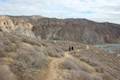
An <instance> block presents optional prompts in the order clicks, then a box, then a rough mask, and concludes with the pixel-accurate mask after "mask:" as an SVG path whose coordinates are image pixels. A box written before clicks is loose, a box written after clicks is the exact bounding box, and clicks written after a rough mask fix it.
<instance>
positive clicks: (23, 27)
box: [0, 16, 35, 37]
mask: <svg viewBox="0 0 120 80" xmlns="http://www.w3.org/2000/svg"><path fill="white" fill-rule="evenodd" d="M32 28H33V25H32V24H31V23H28V22H24V20H20V21H16V22H13V20H11V19H10V17H7V16H0V30H1V31H3V32H8V33H10V32H12V33H16V34H19V35H25V36H29V37H35V36H34V34H33V32H32Z"/></svg>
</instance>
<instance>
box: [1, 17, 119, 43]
mask: <svg viewBox="0 0 120 80" xmlns="http://www.w3.org/2000/svg"><path fill="white" fill-rule="evenodd" d="M0 27H1V30H3V31H7V32H16V33H18V34H22V35H26V36H30V37H36V38H39V39H45V40H69V41H75V42H82V43H89V44H103V43H119V42H120V25H118V24H112V23H97V22H93V21H89V20H86V19H56V18H45V17H38V16H20V17H19V16H18V17H11V16H1V18H0Z"/></svg>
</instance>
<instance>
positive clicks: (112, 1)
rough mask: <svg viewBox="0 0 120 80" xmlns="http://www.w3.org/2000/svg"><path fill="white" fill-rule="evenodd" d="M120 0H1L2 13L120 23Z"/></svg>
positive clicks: (0, 11)
mask: <svg viewBox="0 0 120 80" xmlns="http://www.w3.org/2000/svg"><path fill="white" fill-rule="evenodd" d="M119 4H120V0H74V1H73V0H0V14H1V15H43V16H48V17H58V18H69V17H74V18H88V19H92V20H95V21H110V22H115V23H120V18H119V16H120V5H119Z"/></svg>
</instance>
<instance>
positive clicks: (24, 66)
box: [0, 31, 120, 80]
mask: <svg viewBox="0 0 120 80" xmlns="http://www.w3.org/2000/svg"><path fill="white" fill-rule="evenodd" d="M71 46H72V47H73V49H71V50H70V49H69V48H70V47H71ZM119 75H120V57H117V56H114V55H110V54H106V52H104V51H102V50H99V49H97V48H95V47H92V46H90V45H85V44H81V43H75V42H70V41H53V40H52V41H46V40H38V39H35V38H31V37H27V36H21V35H17V34H14V33H11V34H10V33H7V32H2V31H1V32H0V80H119V79H120V76H119Z"/></svg>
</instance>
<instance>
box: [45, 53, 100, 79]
mask: <svg viewBox="0 0 120 80" xmlns="http://www.w3.org/2000/svg"><path fill="white" fill-rule="evenodd" d="M67 58H70V59H73V60H75V61H76V62H77V63H79V64H80V67H81V68H84V69H86V70H87V71H88V72H90V73H91V75H93V76H96V75H97V74H99V73H97V72H96V70H95V68H94V67H93V66H91V65H89V64H88V63H86V62H84V61H81V60H77V59H76V58H74V57H73V56H72V55H70V54H69V52H68V51H67V52H64V57H61V58H51V59H52V61H51V62H50V64H49V70H48V75H47V77H46V79H45V80H63V79H62V78H60V75H59V71H60V70H59V64H61V63H63V62H64V61H65V60H66V59H67Z"/></svg>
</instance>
